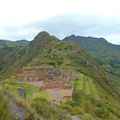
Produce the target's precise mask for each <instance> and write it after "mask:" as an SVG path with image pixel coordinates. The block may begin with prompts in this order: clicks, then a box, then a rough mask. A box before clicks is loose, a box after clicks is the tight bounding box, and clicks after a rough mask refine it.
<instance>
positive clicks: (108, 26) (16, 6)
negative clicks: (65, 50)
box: [0, 0, 120, 44]
mask: <svg viewBox="0 0 120 120" xmlns="http://www.w3.org/2000/svg"><path fill="white" fill-rule="evenodd" d="M119 6H120V0H0V39H10V40H19V39H28V40H32V39H33V38H34V36H35V35H36V34H37V33H38V32H40V31H47V32H49V33H50V34H52V35H55V36H57V37H58V38H60V39H62V38H64V37H65V36H68V35H71V34H76V35H82V36H93V37H104V38H106V39H107V40H108V41H110V42H112V43H115V44H120V7H119Z"/></svg>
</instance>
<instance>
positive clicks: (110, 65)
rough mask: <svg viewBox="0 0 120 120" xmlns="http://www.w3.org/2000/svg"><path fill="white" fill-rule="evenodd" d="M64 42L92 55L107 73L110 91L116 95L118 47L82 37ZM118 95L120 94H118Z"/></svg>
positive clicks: (118, 71)
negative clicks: (73, 44)
mask: <svg viewBox="0 0 120 120" xmlns="http://www.w3.org/2000/svg"><path fill="white" fill-rule="evenodd" d="M64 40H70V41H72V42H75V43H77V44H78V45H79V46H80V47H81V48H83V49H85V50H86V51H87V52H88V53H89V54H90V55H92V56H93V57H94V58H95V59H96V62H97V64H99V65H101V66H102V67H103V68H104V69H105V70H106V71H107V72H108V78H109V80H110V81H111V82H109V84H111V87H112V89H114V90H115V91H116V92H117V93H118V92H119V90H120V87H119V86H120V79H119V78H120V62H119V61H120V45H114V44H112V43H109V42H108V41H107V40H105V39H104V38H94V37H83V36H75V35H71V36H68V37H66V38H64ZM119 94H120V92H119Z"/></svg>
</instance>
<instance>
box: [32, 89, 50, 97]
mask: <svg viewBox="0 0 120 120" xmlns="http://www.w3.org/2000/svg"><path fill="white" fill-rule="evenodd" d="M48 97H49V93H48V91H47V90H44V91H41V92H35V93H34V94H33V95H32V99H36V98H44V99H47V98H48Z"/></svg>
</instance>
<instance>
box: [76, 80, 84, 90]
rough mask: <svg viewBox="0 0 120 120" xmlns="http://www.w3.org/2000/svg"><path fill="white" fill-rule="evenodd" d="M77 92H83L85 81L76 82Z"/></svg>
mask: <svg viewBox="0 0 120 120" xmlns="http://www.w3.org/2000/svg"><path fill="white" fill-rule="evenodd" d="M75 90H83V80H77V81H75Z"/></svg>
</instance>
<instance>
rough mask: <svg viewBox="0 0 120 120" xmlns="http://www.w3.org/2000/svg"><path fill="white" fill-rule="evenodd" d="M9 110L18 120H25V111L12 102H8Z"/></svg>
mask: <svg viewBox="0 0 120 120" xmlns="http://www.w3.org/2000/svg"><path fill="white" fill-rule="evenodd" d="M10 109H11V112H12V113H13V115H15V116H16V117H17V118H18V120H25V112H26V110H25V109H24V108H22V107H20V106H18V105H16V103H15V102H14V101H13V100H10Z"/></svg>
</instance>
